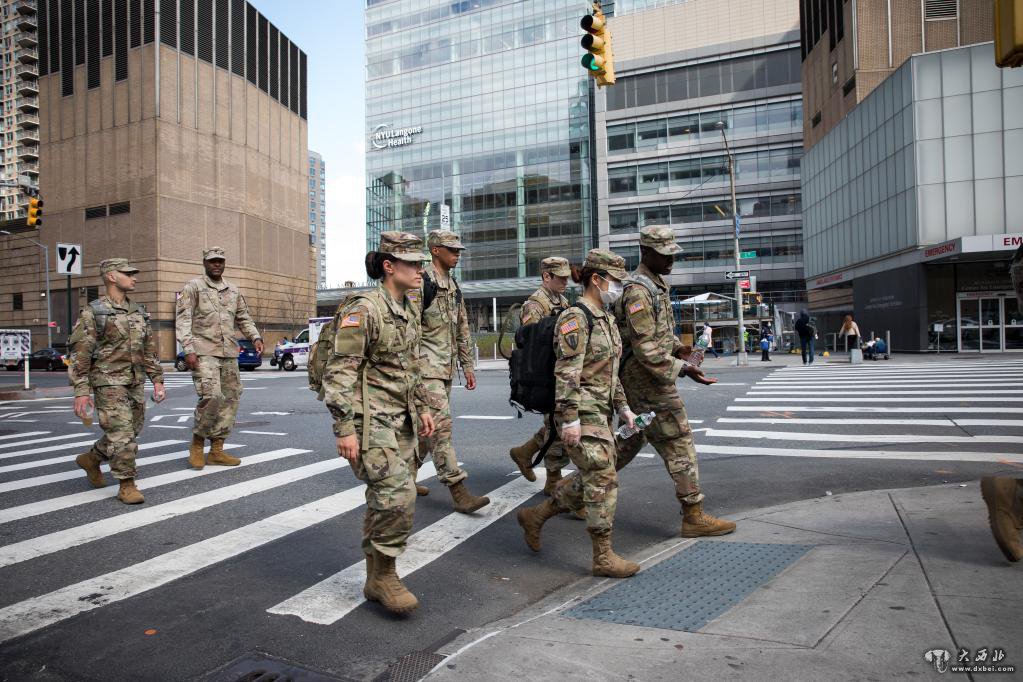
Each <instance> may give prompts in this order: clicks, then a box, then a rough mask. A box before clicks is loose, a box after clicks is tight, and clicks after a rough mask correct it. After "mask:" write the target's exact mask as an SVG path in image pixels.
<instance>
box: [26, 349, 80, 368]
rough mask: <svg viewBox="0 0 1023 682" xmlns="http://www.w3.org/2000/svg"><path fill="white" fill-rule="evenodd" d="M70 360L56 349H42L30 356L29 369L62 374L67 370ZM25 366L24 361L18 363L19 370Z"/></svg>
mask: <svg viewBox="0 0 1023 682" xmlns="http://www.w3.org/2000/svg"><path fill="white" fill-rule="evenodd" d="M68 362H70V359H69V358H68V357H67V356H66V355H64V354H63V353H61V352H60V351H59V350H57V349H56V348H40V349H39V350H37V351H36V352H35V353H32V355H30V356H28V368H29V369H40V370H45V371H47V372H60V371H62V370H64V369H65V368H67V365H68ZM24 366H25V364H24V361H22V362H19V363H18V369H21V368H23V367H24Z"/></svg>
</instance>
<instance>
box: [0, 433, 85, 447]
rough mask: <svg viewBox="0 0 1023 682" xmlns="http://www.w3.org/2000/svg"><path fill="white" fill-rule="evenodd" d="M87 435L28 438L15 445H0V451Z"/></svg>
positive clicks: (74, 434) (70, 434) (72, 434)
mask: <svg viewBox="0 0 1023 682" xmlns="http://www.w3.org/2000/svg"><path fill="white" fill-rule="evenodd" d="M88 435H89V434H88V433H66V434H64V435H61V436H47V437H45V438H30V439H29V440H23V441H19V442H17V443H0V449H6V448H20V447H21V446H23V445H33V444H35V443H46V442H49V441H54V440H68V439H70V438H83V437H85V436H88Z"/></svg>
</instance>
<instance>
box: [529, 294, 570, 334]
mask: <svg viewBox="0 0 1023 682" xmlns="http://www.w3.org/2000/svg"><path fill="white" fill-rule="evenodd" d="M567 307H568V299H567V298H565V295H564V294H554V293H551V292H550V291H549V290H548V289H547V287H540V288H539V289H537V290H536V291H534V292H533V293H532V294H531V295H530V297H529V298H527V299H526V302H525V303H523V304H522V310H521V311H520V312H519V321H520V322H521V323H522V324H524V325H526V324H533V323H534V322H539V321H540V320H542V319H543V318H545V317H547V316H548V315H550V314H551V313H552V312H554V311H555V310H557V309H558V308H561V309H564V308H567Z"/></svg>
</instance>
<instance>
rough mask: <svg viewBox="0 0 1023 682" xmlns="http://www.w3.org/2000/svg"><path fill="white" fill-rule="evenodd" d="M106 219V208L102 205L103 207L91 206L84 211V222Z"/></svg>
mask: <svg viewBox="0 0 1023 682" xmlns="http://www.w3.org/2000/svg"><path fill="white" fill-rule="evenodd" d="M106 217H107V207H106V205H103V206H93V207H92V208H87V209H85V219H86V220H96V219H97V218H106Z"/></svg>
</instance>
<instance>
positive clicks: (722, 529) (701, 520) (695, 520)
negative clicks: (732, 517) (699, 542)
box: [679, 502, 735, 538]
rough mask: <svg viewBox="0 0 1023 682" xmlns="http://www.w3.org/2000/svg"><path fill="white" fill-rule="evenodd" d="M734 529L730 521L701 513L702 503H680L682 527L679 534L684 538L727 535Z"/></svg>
mask: <svg viewBox="0 0 1023 682" xmlns="http://www.w3.org/2000/svg"><path fill="white" fill-rule="evenodd" d="M734 531H735V524H734V523H732V522H731V521H725V520H724V519H718V518H715V517H713V516H711V515H710V514H704V513H703V503H702V502H697V503H696V504H684V505H682V528H681V529H680V530H679V534H680V535H681V536H682V537H684V538H703V537H710V536H714V535H728V534H729V533H732V532H734Z"/></svg>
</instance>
